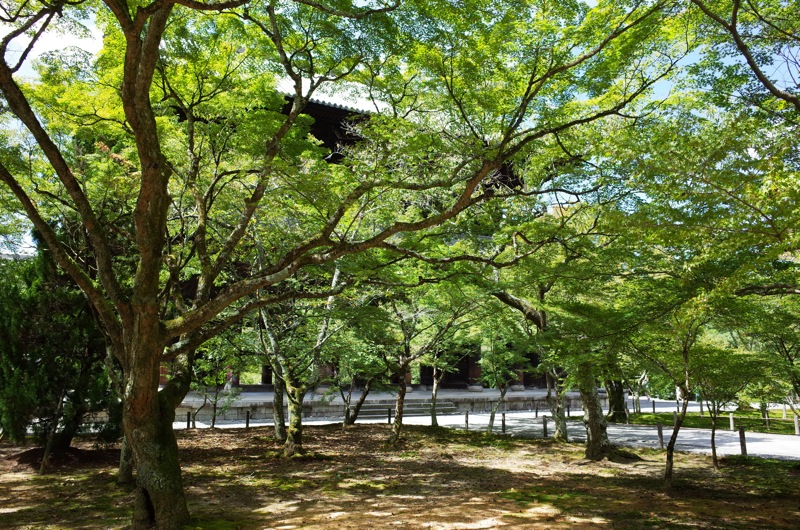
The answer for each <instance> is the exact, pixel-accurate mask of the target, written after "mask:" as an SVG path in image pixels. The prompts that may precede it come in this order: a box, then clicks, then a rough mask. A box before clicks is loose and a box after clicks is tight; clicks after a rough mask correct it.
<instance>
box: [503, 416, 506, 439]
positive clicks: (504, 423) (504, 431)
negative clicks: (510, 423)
mask: <svg viewBox="0 0 800 530" xmlns="http://www.w3.org/2000/svg"><path fill="white" fill-rule="evenodd" d="M505 433H506V413H505V412H504V413H503V434H505Z"/></svg>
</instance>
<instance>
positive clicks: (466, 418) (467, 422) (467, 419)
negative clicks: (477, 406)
mask: <svg viewBox="0 0 800 530" xmlns="http://www.w3.org/2000/svg"><path fill="white" fill-rule="evenodd" d="M464 429H466V430H469V411H467V412H465V413H464Z"/></svg>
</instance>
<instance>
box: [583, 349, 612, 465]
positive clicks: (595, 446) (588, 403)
mask: <svg viewBox="0 0 800 530" xmlns="http://www.w3.org/2000/svg"><path fill="white" fill-rule="evenodd" d="M577 375H578V390H579V391H580V393H581V403H582V404H583V424H584V425H585V426H586V450H585V452H584V457H585V458H587V459H589V460H602V459H604V458H606V457H608V455H609V454H610V453H611V452H612V451H613V449H614V447H613V445H611V442H610V441H609V439H608V431H607V425H606V418H605V416H604V415H603V407H602V405H601V404H600V397H599V396H598V395H597V380H596V379H595V377H594V374H593V373H592V368H591V366H589V365H588V364H581V365H580V366H579V367H578V373H577Z"/></svg>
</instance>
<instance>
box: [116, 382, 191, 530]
mask: <svg viewBox="0 0 800 530" xmlns="http://www.w3.org/2000/svg"><path fill="white" fill-rule="evenodd" d="M133 397H140V399H132V398H133ZM148 397H150V399H149V400H147V401H149V402H147V401H145V400H144V399H141V396H130V397H129V399H127V400H126V411H125V415H124V424H125V433H126V434H125V436H126V438H127V439H128V444H129V445H130V448H131V450H132V451H133V455H134V461H135V462H136V471H137V477H138V486H139V487H138V491H137V498H136V501H135V507H134V515H133V528H134V529H140V528H142V529H143V528H152V527H153V526H155V527H156V528H158V529H159V530H172V529H179V528H182V527H183V525H184V524H185V523H186V522H188V520H189V510H188V508H187V506H186V499H185V497H184V494H183V482H182V479H181V467H180V462H179V460H178V443H177V440H176V439H175V433H174V432H173V430H172V423H173V421H174V420H175V409H174V408H173V407H170V406H168V404H166V403H162V401H165V400H162V399H159V397H160V396H148ZM129 403H130V404H129Z"/></svg>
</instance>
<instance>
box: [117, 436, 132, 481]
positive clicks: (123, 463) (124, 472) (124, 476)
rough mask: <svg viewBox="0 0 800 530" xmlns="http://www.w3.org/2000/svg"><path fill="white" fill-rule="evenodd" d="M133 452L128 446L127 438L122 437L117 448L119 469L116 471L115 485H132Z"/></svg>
mask: <svg viewBox="0 0 800 530" xmlns="http://www.w3.org/2000/svg"><path fill="white" fill-rule="evenodd" d="M133 481H134V477H133V452H132V451H131V448H130V446H129V445H128V441H127V438H126V437H125V436H123V437H122V443H120V446H119V469H118V470H117V484H133Z"/></svg>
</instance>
